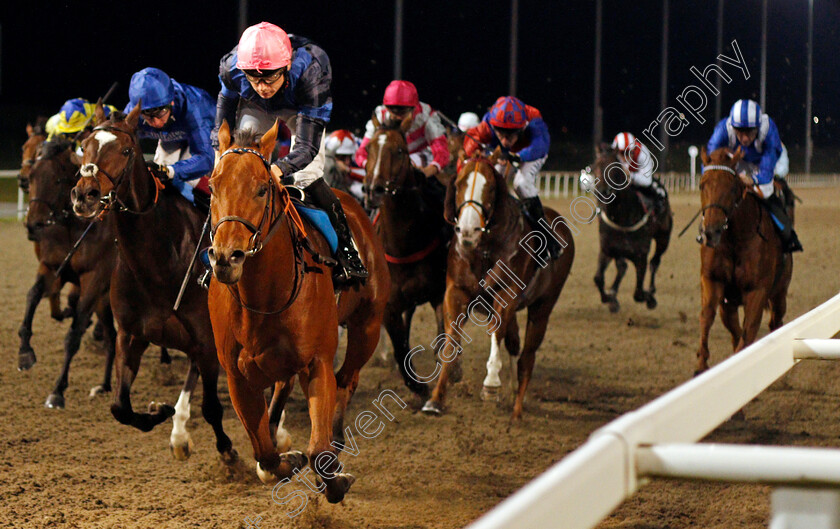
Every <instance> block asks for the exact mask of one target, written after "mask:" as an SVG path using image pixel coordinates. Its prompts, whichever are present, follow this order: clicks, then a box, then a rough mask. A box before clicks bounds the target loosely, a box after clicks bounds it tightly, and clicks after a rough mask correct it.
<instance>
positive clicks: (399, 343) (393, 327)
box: [383, 298, 429, 398]
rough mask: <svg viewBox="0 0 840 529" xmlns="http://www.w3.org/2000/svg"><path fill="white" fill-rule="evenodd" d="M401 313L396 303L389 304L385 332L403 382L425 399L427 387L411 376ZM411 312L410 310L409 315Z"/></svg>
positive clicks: (427, 391)
mask: <svg viewBox="0 0 840 529" xmlns="http://www.w3.org/2000/svg"><path fill="white" fill-rule="evenodd" d="M392 299H393V298H392ZM403 312H404V310H403V308H402V307H401V306H400V305H399V304H398V303H396V302H389V303H388V306H387V308H386V309H385V317H384V319H383V323H384V325H385V330H386V331H388V336H389V337H390V338H391V344H392V345H393V346H394V360H396V362H397V367H398V368H399V370H400V374H401V375H402V377H403V382H404V383H405V385H406V387H407V388H408V389H410V390H411V391H412V393H414V394H416V395H418V396H419V397H420V398H426V396H428V395H429V387H428V385H427V384H424V383H422V382H419V381H417V380H415V379H414V377H413V376H411V372H414V363H413V361H412V360H411V358H407V356H408V351H409V349H410V347H409V344H408V331H409V329H408V328H407V327H406V320H405V317H404V316H403ZM413 312H414V311H413V310H411V313H413ZM408 321H409V323H410V322H411V317H410V316H409V318H408Z"/></svg>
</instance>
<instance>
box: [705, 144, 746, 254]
mask: <svg viewBox="0 0 840 529" xmlns="http://www.w3.org/2000/svg"><path fill="white" fill-rule="evenodd" d="M742 157H743V153H742V152H741V148H740V147H738V150H736V151H735V152H734V153H732V152H731V151H729V149H727V148H725V147H724V148H720V149H717V150H715V151H713V152H712V153H711V154H709V153H707V152H706V148H705V147H704V148H703V149H702V150H701V152H700V158H701V159H702V160H703V177H702V178H701V179H700V203H701V206H702V210H701V211H702V212H703V215H702V217H701V221H700V237H699V240H700V242H702V243H703V244H705V245H706V246H709V247H710V248H714V247H715V246H717V245H718V244H719V243H720V240H721V236H722V235H723V232H724V230H726V229H728V228H729V217H730V216H731V215H732V213H733V211H735V208H736V207H738V204H740V202H741V198H742V197H743V194H744V190H745V188H746V186H745V185H744V183H743V182H742V181H741V179H740V178H739V177H738V175H737V173H736V171H735V167H736V166H737V165H738V162H739V161H740V160H741V158H742Z"/></svg>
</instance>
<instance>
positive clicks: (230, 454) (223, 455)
mask: <svg viewBox="0 0 840 529" xmlns="http://www.w3.org/2000/svg"><path fill="white" fill-rule="evenodd" d="M219 459H221V460H222V463H224V464H225V465H228V466H230V465H234V464H236V462H237V461H239V454H238V453H237V452H236V450H234V449H233V448H231V449H230V450H228V451H227V452H220V453H219Z"/></svg>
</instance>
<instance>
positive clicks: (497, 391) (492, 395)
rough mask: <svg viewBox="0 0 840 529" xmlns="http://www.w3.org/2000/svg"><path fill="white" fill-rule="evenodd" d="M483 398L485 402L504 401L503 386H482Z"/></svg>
mask: <svg viewBox="0 0 840 529" xmlns="http://www.w3.org/2000/svg"><path fill="white" fill-rule="evenodd" d="M481 400H483V401H484V402H501V401H502V388H501V387H491V386H482V387H481Z"/></svg>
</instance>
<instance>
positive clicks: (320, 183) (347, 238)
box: [306, 178, 368, 284]
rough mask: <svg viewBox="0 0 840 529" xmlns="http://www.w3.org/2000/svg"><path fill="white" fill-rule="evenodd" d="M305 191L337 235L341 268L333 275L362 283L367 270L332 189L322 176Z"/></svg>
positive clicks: (337, 253) (348, 281)
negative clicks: (321, 210) (325, 216)
mask: <svg viewBox="0 0 840 529" xmlns="http://www.w3.org/2000/svg"><path fill="white" fill-rule="evenodd" d="M306 192H307V193H308V194H309V196H310V197H312V199H313V202H315V204H316V205H317V206H318V207H320V208H321V209H323V210H324V211H325V212H326V213H327V216H328V217H329V218H330V223H332V225H333V228H335V233H336V235H338V249H337V250H336V259H337V260H338V265H339V267H341V270H335V272H334V275H337V279H338V280H339V281H340V282H342V283H348V284H354V283H361V284H364V281H365V279H367V277H368V271H367V270H366V269H365V265H364V264H363V263H362V260H361V259H360V258H359V252H358V251H357V250H356V247H355V245H354V244H353V234H352V233H351V232H350V227H349V226H348V225H347V217H346V216H345V215H344V208H342V207H341V202H340V201H339V200H338V197H337V196H335V193H333V192H332V189H330V187H329V186H328V185H327V183H326V182H325V181H324V179H323V178H319V179H317V180H315V181H314V182H312V183H311V184H309V186H307V187H306Z"/></svg>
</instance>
